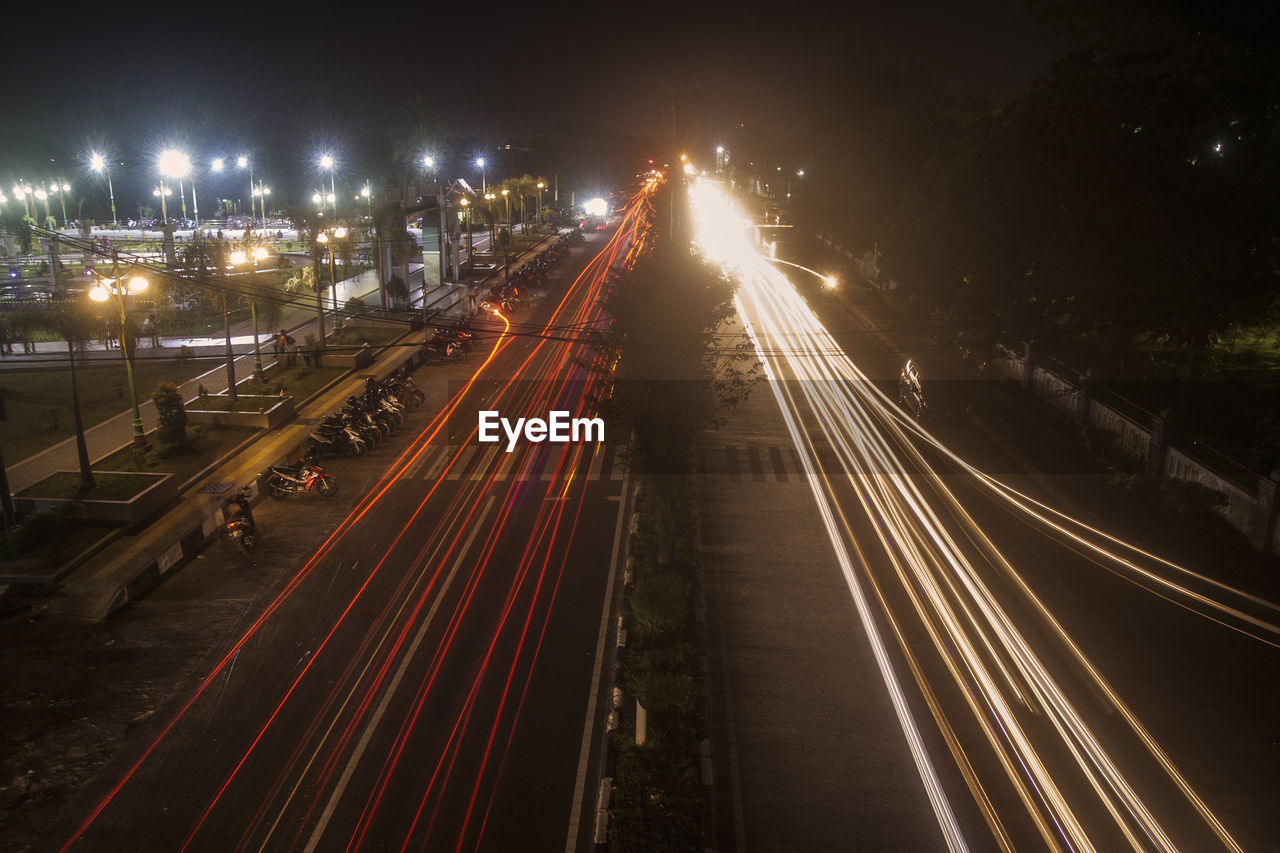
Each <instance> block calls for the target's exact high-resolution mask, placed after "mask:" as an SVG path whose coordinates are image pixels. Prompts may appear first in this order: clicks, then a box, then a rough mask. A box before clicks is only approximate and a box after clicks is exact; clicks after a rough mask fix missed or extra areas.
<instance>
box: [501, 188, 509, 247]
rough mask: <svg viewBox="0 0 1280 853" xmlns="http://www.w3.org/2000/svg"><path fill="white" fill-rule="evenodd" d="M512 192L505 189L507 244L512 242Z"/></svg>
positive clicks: (503, 194) (503, 195)
mask: <svg viewBox="0 0 1280 853" xmlns="http://www.w3.org/2000/svg"><path fill="white" fill-rule="evenodd" d="M510 192H511V190H509V189H506V188H504V189H503V190H502V197H503V198H504V199H506V200H507V242H511V196H510V195H509V193H510Z"/></svg>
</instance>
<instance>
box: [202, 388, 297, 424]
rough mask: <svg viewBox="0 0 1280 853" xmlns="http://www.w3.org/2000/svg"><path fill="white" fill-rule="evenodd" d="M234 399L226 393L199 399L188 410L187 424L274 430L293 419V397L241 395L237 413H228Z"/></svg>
mask: <svg viewBox="0 0 1280 853" xmlns="http://www.w3.org/2000/svg"><path fill="white" fill-rule="evenodd" d="M229 404H230V399H229V398H228V397H227V396H226V395H223V394H217V395H211V396H208V397H203V398H201V397H195V398H193V399H191V400H188V401H187V403H186V405H185V406H184V408H185V409H186V412H187V421H188V422H190V423H194V424H225V425H228V426H247V427H254V428H255V429H271V428H273V427H276V426H279V425H280V424H282V423H284V422H285V421H287V420H288V419H289V418H291V417H293V397H291V396H286V397H257V396H250V395H247V394H241V395H239V396H238V397H237V398H236V408H235V410H234V411H229V410H228V405H229Z"/></svg>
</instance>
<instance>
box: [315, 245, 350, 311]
mask: <svg viewBox="0 0 1280 853" xmlns="http://www.w3.org/2000/svg"><path fill="white" fill-rule="evenodd" d="M346 236H347V229H346V228H343V227H342V226H341V225H339V226H337V227H336V228H330V229H326V230H324V231H321V232H320V233H319V234H317V235H316V242H317V243H320V244H322V245H324V246H325V247H326V248H327V249H328V250H329V290H330V291H331V292H332V294H333V316H334V318H337V316H338V279H337V277H336V273H335V272H334V268H333V250H334V249H335V248H336V247H335V246H332V245H330V243H331V242H332V241H336V240H342V239H344V238H346Z"/></svg>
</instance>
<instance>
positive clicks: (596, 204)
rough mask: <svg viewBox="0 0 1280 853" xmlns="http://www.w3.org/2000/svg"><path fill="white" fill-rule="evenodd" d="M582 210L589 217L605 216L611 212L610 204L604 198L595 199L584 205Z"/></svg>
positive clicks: (585, 202)
mask: <svg viewBox="0 0 1280 853" xmlns="http://www.w3.org/2000/svg"><path fill="white" fill-rule="evenodd" d="M582 209H583V211H585V212H586V214H587V215H588V216H604V215H605V214H607V213H608V212H609V203H608V202H607V201H605V200H604V199H602V198H593V199H591V200H590V201H584V202H583V203H582Z"/></svg>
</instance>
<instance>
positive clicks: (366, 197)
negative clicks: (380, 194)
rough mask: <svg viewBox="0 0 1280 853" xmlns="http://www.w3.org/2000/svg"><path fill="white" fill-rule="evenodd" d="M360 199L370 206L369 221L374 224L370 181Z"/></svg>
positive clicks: (361, 192) (366, 183) (363, 189)
mask: <svg viewBox="0 0 1280 853" xmlns="http://www.w3.org/2000/svg"><path fill="white" fill-rule="evenodd" d="M427 159H428V160H430V159H431V158H430V157H428V158H427ZM360 197H361V198H363V199H364V200H365V201H366V202H368V204H369V221H370V222H372V221H373V187H372V186H370V185H369V182H368V181H365V182H364V186H362V187H361V188H360Z"/></svg>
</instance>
